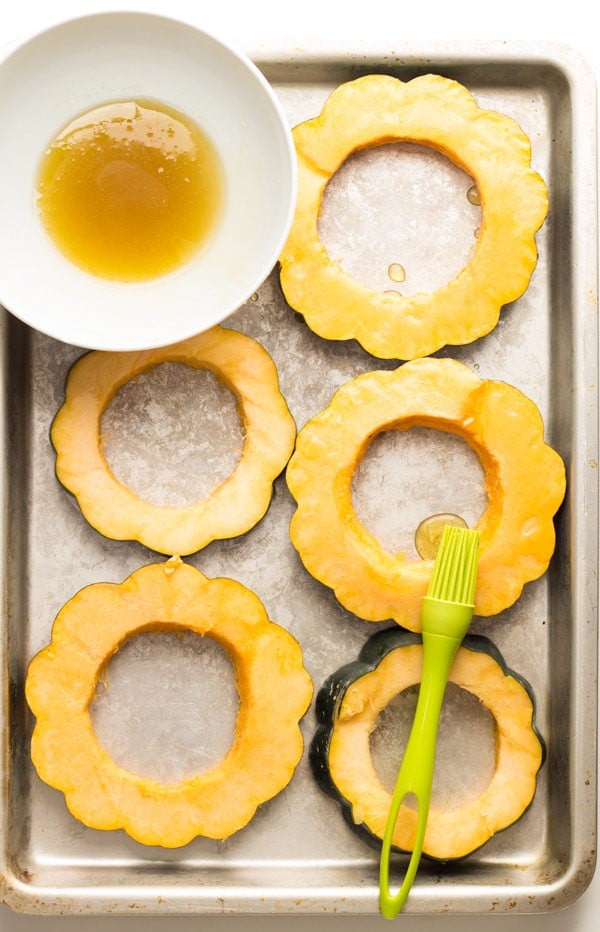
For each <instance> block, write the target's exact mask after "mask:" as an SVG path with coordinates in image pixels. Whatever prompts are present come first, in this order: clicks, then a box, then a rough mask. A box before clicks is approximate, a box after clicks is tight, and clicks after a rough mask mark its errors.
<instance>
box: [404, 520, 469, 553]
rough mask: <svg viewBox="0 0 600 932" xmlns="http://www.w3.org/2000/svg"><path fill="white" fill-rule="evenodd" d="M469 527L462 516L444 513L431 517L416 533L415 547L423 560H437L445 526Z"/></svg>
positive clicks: (422, 522)
mask: <svg viewBox="0 0 600 932" xmlns="http://www.w3.org/2000/svg"><path fill="white" fill-rule="evenodd" d="M447 524H449V525H451V527H468V526H469V525H468V524H467V522H466V521H465V519H464V518H461V516H460V515H455V514H451V513H442V514H439V515H429V517H428V518H425V520H424V521H421V523H420V525H419V526H418V528H417V530H416V531H415V547H416V548H417V553H418V554H419V556H420V557H421V559H422V560H435V558H436V555H437V552H438V547H439V546H440V541H441V539H442V534H443V531H444V528H445V526H446V525H447Z"/></svg>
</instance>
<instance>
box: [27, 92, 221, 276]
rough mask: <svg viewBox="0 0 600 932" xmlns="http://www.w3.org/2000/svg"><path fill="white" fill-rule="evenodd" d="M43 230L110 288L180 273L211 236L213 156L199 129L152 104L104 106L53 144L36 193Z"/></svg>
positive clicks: (215, 195)
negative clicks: (112, 284)
mask: <svg viewBox="0 0 600 932" xmlns="http://www.w3.org/2000/svg"><path fill="white" fill-rule="evenodd" d="M36 200H37V209H38V212H39V216H40V219H41V220H42V223H43V225H44V227H45V229H46V231H47V232H48V234H49V235H50V237H51V238H52V240H53V241H54V243H55V244H56V246H57V247H58V249H60V251H61V252H62V253H63V254H64V255H65V256H66V257H67V258H68V259H70V260H71V261H72V262H74V263H75V264H76V265H78V266H79V267H80V268H82V269H85V271H87V272H90V273H91V274H93V275H97V276H100V277H102V278H107V279H113V280H116V281H143V280H145V279H151V278H157V277H158V276H161V275H164V274H166V273H168V272H171V271H173V270H175V269H176V268H178V267H180V266H181V265H183V264H184V263H185V262H187V261H188V260H189V259H191V258H192V256H194V255H195V254H196V252H197V251H198V250H199V249H200V248H201V247H202V245H203V244H204V243H206V241H207V240H208V238H209V237H210V235H211V233H212V232H213V231H214V229H215V227H216V225H217V222H218V219H219V216H220V213H221V208H222V205H223V200H224V172H223V169H222V166H221V162H220V159H219V155H218V153H217V151H216V149H215V147H214V145H213V144H212V142H211V141H210V139H209V138H208V137H207V136H206V135H205V133H203V131H202V130H201V129H200V127H199V126H198V125H197V124H196V123H194V122H193V121H192V120H190V119H189V118H188V117H186V116H185V115H184V114H182V113H180V112H178V111H176V110H173V109H171V108H170V107H167V106H165V105H164V104H162V103H159V102H157V101H149V100H140V101H134V100H126V101H116V102H112V103H107V104H105V105H103V106H101V107H96V108H94V109H93V110H88V111H87V112H85V113H84V114H82V115H80V116H78V117H76V118H75V119H74V120H72V121H71V122H70V123H69V124H68V125H67V126H65V127H64V128H63V129H61V130H60V132H59V133H58V134H57V135H56V136H55V137H54V139H53V140H52V141H51V143H50V145H49V147H48V148H47V150H46V152H45V154H44V155H43V157H42V160H41V164H40V169H39V174H38V178H37V185H36Z"/></svg>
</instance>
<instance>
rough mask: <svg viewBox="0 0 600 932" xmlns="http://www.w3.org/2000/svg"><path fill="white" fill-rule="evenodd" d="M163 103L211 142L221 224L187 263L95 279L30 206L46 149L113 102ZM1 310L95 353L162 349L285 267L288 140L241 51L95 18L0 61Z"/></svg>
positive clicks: (172, 26) (154, 27)
mask: <svg viewBox="0 0 600 932" xmlns="http://www.w3.org/2000/svg"><path fill="white" fill-rule="evenodd" d="M127 97H132V98H135V97H139V98H146V99H155V100H159V101H162V102H164V103H166V104H168V105H169V106H171V107H173V108H175V109H176V110H179V111H181V112H182V113H185V114H186V115H187V116H188V117H190V118H191V119H192V120H195V121H196V122H197V123H198V124H199V126H200V127H201V128H202V129H203V130H204V132H205V133H206V134H207V135H208V136H209V137H210V139H212V141H213V143H214V145H215V146H216V148H217V151H218V152H219V154H220V157H221V161H222V164H223V168H224V172H225V178H226V196H225V205H224V209H223V213H222V217H221V220H220V222H219V223H218V226H217V229H216V230H215V232H214V233H213V234H212V236H211V237H210V238H209V241H208V242H207V244H205V245H204V246H203V247H201V249H200V250H199V252H198V253H197V255H196V256H195V257H194V258H193V259H192V260H191V261H189V262H188V263H187V264H186V265H185V266H183V267H181V268H180V269H178V270H176V271H175V272H172V273H169V274H168V275H165V276H163V277H161V278H157V279H154V280H150V281H145V282H141V283H137V282H136V283H121V282H113V281H107V280H104V279H101V278H97V277H95V276H93V275H90V274H88V273H86V272H84V271H82V270H81V269H79V268H78V267H77V266H75V265H74V264H72V263H71V262H70V261H69V260H68V259H66V258H64V257H63V255H62V254H61V253H60V252H59V251H58V249H57V248H56V246H55V245H54V243H53V242H52V241H51V239H50V237H49V236H48V234H47V233H46V231H45V230H44V228H43V227H42V224H41V222H40V219H39V217H38V215H37V212H36V208H35V200H34V187H35V179H36V175H37V172H38V168H39V162H40V159H41V157H42V154H43V153H44V151H45V149H46V148H47V146H48V143H49V141H50V140H51V139H52V137H53V136H54V135H55V134H56V133H57V131H58V130H59V129H60V128H61V127H62V126H63V125H65V124H66V123H67V122H69V121H70V120H71V119H72V118H73V117H75V116H76V115H77V114H79V113H81V112H83V111H85V110H86V109H90V108H91V107H94V106H97V105H101V104H103V103H106V102H107V101H111V100H116V99H123V98H127ZM0 127H1V128H2V145H1V146H0V205H1V209H2V223H1V224H0V303H1V304H3V305H4V307H6V308H7V309H8V310H9V311H11V312H12V313H13V314H14V315H15V316H16V317H19V318H20V319H21V320H23V321H25V322H26V323H27V324H30V325H31V326H32V327H35V328H37V329H38V330H41V331H43V332H45V333H47V334H50V335H51V336H54V337H57V338H58V339H61V340H64V341H65V342H68V343H74V344H76V345H78V346H84V347H91V348H94V349H111V350H129V349H147V348H151V347H156V346H164V345H166V344H169V343H174V342H176V341H178V340H181V339H184V338H185V337H189V336H191V335H193V334H196V333H199V332H200V331H202V330H205V329H207V328H208V327H210V326H212V325H213V324H216V323H218V322H219V321H221V320H223V319H224V318H225V317H227V315H228V314H230V313H232V312H233V311H234V310H236V309H237V308H238V307H239V306H240V305H241V304H243V303H244V302H245V301H246V300H247V299H248V298H249V296H250V295H251V294H252V293H253V292H254V291H255V290H256V288H257V287H258V286H259V285H260V284H261V282H262V281H263V280H264V279H265V278H266V277H267V275H268V274H269V272H270V271H271V269H272V268H273V266H274V265H275V263H276V261H277V257H278V255H279V253H280V251H281V249H282V247H283V244H284V242H285V238H286V236H287V233H288V231H289V227H290V224H291V220H292V216H293V212H294V207H295V201H296V157H295V153H294V146H293V140H292V137H291V133H290V130H289V128H288V125H287V122H286V119H285V116H284V114H283V112H282V109H281V107H280V105H279V103H278V101H277V98H276V96H275V94H274V92H273V90H272V88H271V87H270V85H269V83H268V82H267V81H266V79H265V78H264V76H263V75H262V74H261V73H260V72H259V71H258V69H257V68H256V67H255V66H254V65H253V64H252V63H251V62H250V61H249V60H248V59H246V58H245V57H244V56H243V55H240V54H239V53H238V52H236V51H234V50H233V49H231V48H229V47H228V46H227V45H225V44H223V42H221V41H220V40H218V39H216V38H214V37H213V36H210V35H207V34H206V33H205V32H203V31H201V30H199V29H197V28H195V27H193V26H191V25H188V24H186V23H182V22H177V21H174V20H171V19H168V18H165V17H162V16H155V15H152V14H145V13H100V14H96V15H91V16H84V17H82V18H80V19H75V20H70V21H68V22H65V23H62V24H60V25H58V26H54V27H53V28H51V29H49V30H48V31H46V32H44V33H42V34H40V35H38V36H36V37H34V38H32V39H30V40H28V41H27V42H26V43H24V44H23V45H21V46H19V47H18V48H17V49H16V50H14V51H12V52H11V53H10V54H9V55H8V56H7V57H6V58H5V59H4V61H2V62H0Z"/></svg>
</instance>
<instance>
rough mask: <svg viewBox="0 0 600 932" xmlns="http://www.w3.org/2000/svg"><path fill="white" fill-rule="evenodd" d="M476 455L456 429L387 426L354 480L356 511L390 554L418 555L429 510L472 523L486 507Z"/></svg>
mask: <svg viewBox="0 0 600 932" xmlns="http://www.w3.org/2000/svg"><path fill="white" fill-rule="evenodd" d="M484 481H485V477H484V470H483V467H482V465H481V463H480V461H479V457H478V456H477V454H476V453H475V452H474V451H473V450H472V449H471V448H470V446H469V445H468V444H467V443H465V441H464V440H462V438H461V437H457V436H456V435H455V434H451V433H448V432H447V431H444V430H433V429H432V428H429V427H413V428H411V429H410V430H399V429H398V430H385V431H381V432H380V433H379V434H377V435H376V436H375V437H374V439H373V440H372V441H371V443H370V444H369V446H368V447H367V449H366V451H365V453H364V455H363V457H362V459H361V461H360V463H359V464H358V466H357V468H356V470H355V473H354V477H353V480H352V502H353V506H354V510H355V512H356V515H357V517H358V519H359V521H361V523H362V524H363V525H364V526H365V527H366V528H367V530H368V531H369V533H370V534H372V535H373V537H375V538H377V540H378V541H379V542H380V544H381V546H382V547H384V548H385V549H386V550H387V551H388V552H389V553H392V554H394V553H398V552H399V551H402V553H405V554H406V555H407V557H409V558H411V559H419V554H418V553H417V550H416V547H415V539H414V538H415V531H416V529H417V527H418V526H419V524H420V523H421V522H422V521H423V520H424V519H425V518H428V517H429V516H430V515H434V514H440V513H448V514H455V515H460V516H461V517H462V518H464V520H465V521H466V523H467V524H468V525H469V526H470V527H473V525H475V524H476V523H477V521H478V520H479V518H480V517H481V515H482V513H483V512H484V510H485V509H486V507H487V504H488V501H487V495H486V493H485V488H484Z"/></svg>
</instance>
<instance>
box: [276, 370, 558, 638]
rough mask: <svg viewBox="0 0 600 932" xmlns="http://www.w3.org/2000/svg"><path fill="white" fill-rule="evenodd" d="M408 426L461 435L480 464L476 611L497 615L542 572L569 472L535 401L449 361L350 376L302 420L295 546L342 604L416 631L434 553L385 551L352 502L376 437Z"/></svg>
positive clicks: (294, 462) (292, 476)
mask: <svg viewBox="0 0 600 932" xmlns="http://www.w3.org/2000/svg"><path fill="white" fill-rule="evenodd" d="M415 426H422V427H429V428H432V429H437V430H444V431H449V432H451V433H454V434H457V435H458V436H460V437H462V439H463V440H465V441H466V443H468V444H469V446H471V447H472V449H473V450H474V451H475V453H476V454H477V455H478V457H479V459H480V461H481V464H482V466H483V469H484V472H485V486H486V493H487V497H488V505H487V508H486V509H485V511H484V513H483V514H482V516H481V518H480V520H479V521H478V522H477V524H476V527H477V529H478V530H479V531H480V534H481V540H480V557H479V570H478V578H477V590H476V595H475V613H476V614H478V615H495V614H497V613H499V612H501V611H502V610H503V609H505V608H507V607H508V606H510V605H512V604H513V603H514V602H515V601H516V599H517V598H518V597H519V595H520V593H521V591H522V589H523V586H524V584H525V583H526V582H529V581H531V580H532V579H536V578H538V577H539V576H541V575H542V573H544V572H545V570H546V569H547V566H548V563H549V560H550V558H551V556H552V553H553V550H554V544H555V535H554V525H553V521H552V518H553V515H554V514H555V512H556V510H557V509H558V507H559V505H560V503H561V502H562V500H563V497H564V493H565V470H564V465H563V462H562V460H561V458H560V456H559V455H558V453H556V451H555V450H553V449H552V448H551V447H550V446H548V445H547V444H546V443H545V442H544V437H543V423H542V419H541V416H540V414H539V411H538V409H537V408H536V406H535V405H534V404H533V402H532V401H530V400H529V399H528V398H526V396H525V395H523V394H522V393H521V392H519V391H518V390H517V389H515V388H513V387H512V386H510V385H508V384H506V383H503V382H493V381H482V380H481V379H480V378H479V377H478V376H477V375H476V374H475V373H474V372H472V371H471V370H470V369H469V368H468V367H467V366H465V365H463V364H462V363H459V362H457V361H455V360H452V359H419V360H413V361H412V362H409V363H406V364H405V365H403V366H401V367H400V368H399V369H396V370H394V371H390V372H381V371H380V372H369V373H366V374H364V375H361V376H358V378H356V379H354V380H352V381H351V382H348V383H347V384H346V385H344V386H342V388H341V389H339V390H338V392H337V393H336V394H335V395H334V397H333V399H332V401H331V402H330V404H329V405H328V407H327V408H325V409H324V410H323V411H322V412H321V413H320V414H318V415H316V417H314V418H313V419H312V420H311V421H309V422H308V424H307V425H305V426H304V428H303V429H302V430H301V431H300V433H299V435H298V439H297V443H296V450H295V452H294V454H293V456H292V458H291V460H290V462H289V464H288V468H287V482H288V486H289V488H290V491H291V493H292V495H293V496H294V498H295V499H296V502H297V506H298V507H297V510H296V513H295V514H294V516H293V518H292V522H291V526H290V536H291V539H292V543H293V544H294V546H295V547H296V550H297V551H298V553H299V555H300V557H301V559H302V561H303V563H304V565H305V567H306V569H307V570H308V571H309V573H311V574H312V575H313V576H314V577H315V578H316V579H318V580H320V581H321V582H322V583H324V584H325V585H327V586H329V587H330V588H331V589H333V590H334V592H335V594H336V597H337V598H338V600H339V601H340V602H341V604H342V605H343V606H344V607H345V608H347V609H348V610H349V611H351V612H354V614H356V615H358V616H359V617H360V618H364V619H365V620H367V621H385V620H386V619H389V618H393V619H394V620H395V621H397V622H398V624H401V625H403V626H404V627H406V628H409V629H411V630H413V631H418V630H420V615H421V601H422V598H423V596H424V595H425V594H426V591H427V586H428V583H429V579H430V576H431V572H432V569H433V561H430V560H411V559H408V558H407V557H406V556H405V555H404V554H403V553H397V554H391V553H388V552H387V551H386V550H385V549H384V548H383V547H382V546H381V545H380V544H379V542H378V541H377V540H376V539H375V538H374V537H373V536H372V535H371V534H370V533H369V532H368V531H367V529H366V528H365V527H364V526H363V525H362V524H361V522H360V521H359V519H358V517H357V515H356V513H355V511H354V507H353V504H352V476H353V474H354V472H355V469H356V466H357V464H358V462H359V461H360V459H361V458H362V456H363V454H364V452H365V450H366V448H367V446H368V444H369V442H370V441H371V439H372V438H373V436H375V434H377V433H378V432H380V431H382V430H389V429H391V428H395V429H400V430H408V429H410V428H411V427H415Z"/></svg>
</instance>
